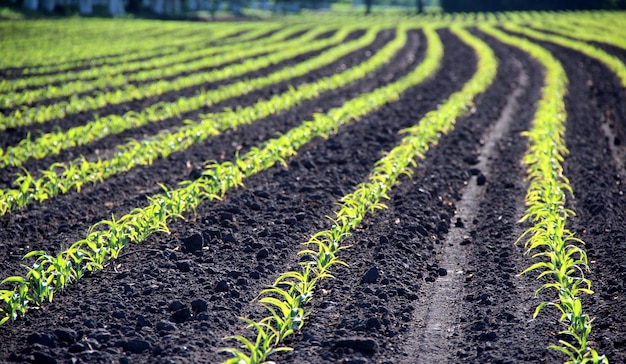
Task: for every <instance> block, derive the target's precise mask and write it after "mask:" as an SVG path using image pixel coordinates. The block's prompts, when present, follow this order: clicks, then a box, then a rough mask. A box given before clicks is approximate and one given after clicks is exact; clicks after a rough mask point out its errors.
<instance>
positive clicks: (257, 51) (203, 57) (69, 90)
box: [0, 27, 328, 107]
mask: <svg viewBox="0 0 626 364" xmlns="http://www.w3.org/2000/svg"><path fill="white" fill-rule="evenodd" d="M326 30H328V29H326V28H323V27H319V28H316V29H314V30H312V31H310V32H308V33H306V34H304V35H302V36H301V37H298V38H296V39H290V40H289V41H283V38H284V37H286V36H288V35H291V33H293V32H294V30H293V29H288V31H285V32H279V33H278V34H277V35H273V36H271V37H268V38H267V39H264V41H256V42H250V43H246V42H242V43H237V44H235V45H227V46H221V47H206V48H202V49H201V51H200V52H184V53H182V54H183V55H185V58H187V59H189V58H198V57H200V59H195V60H193V61H190V62H184V63H176V64H172V62H171V61H170V60H166V67H164V68H163V67H161V68H156V69H151V70H142V71H140V72H137V73H134V74H130V75H125V74H121V75H118V76H117V77H100V78H98V79H96V80H87V81H74V82H70V83H65V84H62V85H59V86H46V87H43V88H38V89H32V90H26V91H23V92H19V93H18V92H10V93H6V94H3V95H0V107H13V106H15V105H22V104H32V103H33V102H35V101H39V100H44V99H49V98H56V97H62V96H69V95H75V94H79V93H84V92H89V91H94V90H100V89H104V88H106V89H107V90H111V89H113V88H117V87H120V86H126V85H128V84H129V83H131V82H145V81H153V80H159V79H162V78H165V77H172V76H176V75H179V74H181V73H189V72H192V71H198V70H202V69H204V68H209V67H216V66H219V65H221V64H224V63H229V62H233V61H236V60H240V59H245V58H249V57H254V56H258V55H261V54H268V53H271V52H275V51H279V50H281V49H284V48H288V47H293V46H294V45H296V44H299V43H304V44H306V43H308V42H311V41H312V40H314V39H315V37H316V36H317V35H319V34H321V33H323V32H324V31H326ZM177 58H183V57H180V56H178V57H177ZM183 61H184V60H183ZM142 68H143V66H142ZM192 76H193V75H192ZM172 82H173V83H174V82H176V80H173V81H172ZM133 91H135V90H134V88H133V89H130V90H128V89H123V90H122V92H124V93H131V92H133ZM159 91H167V87H162V90H159ZM111 92H114V90H111ZM148 96H152V95H148Z"/></svg>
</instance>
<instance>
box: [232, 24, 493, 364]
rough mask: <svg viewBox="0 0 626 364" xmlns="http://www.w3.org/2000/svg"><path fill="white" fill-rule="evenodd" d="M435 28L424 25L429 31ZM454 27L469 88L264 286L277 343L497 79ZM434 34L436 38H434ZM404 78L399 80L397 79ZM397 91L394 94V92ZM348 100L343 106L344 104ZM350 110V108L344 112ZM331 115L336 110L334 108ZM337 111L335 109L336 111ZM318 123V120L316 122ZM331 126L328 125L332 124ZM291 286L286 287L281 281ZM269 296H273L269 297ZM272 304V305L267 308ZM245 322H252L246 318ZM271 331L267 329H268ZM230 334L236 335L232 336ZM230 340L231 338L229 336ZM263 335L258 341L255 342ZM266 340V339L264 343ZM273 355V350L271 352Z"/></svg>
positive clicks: (487, 58)
mask: <svg viewBox="0 0 626 364" xmlns="http://www.w3.org/2000/svg"><path fill="white" fill-rule="evenodd" d="M429 31H431V32H432V29H426V32H427V34H431V35H432V33H429ZM453 32H454V33H455V34H457V35H458V36H459V37H460V38H461V39H462V40H463V41H464V42H466V43H467V44H469V45H470V46H472V47H473V48H474V49H475V50H476V53H477V55H478V58H479V69H478V72H476V74H475V75H474V77H473V78H472V79H471V80H470V81H469V82H468V85H466V87H463V89H462V90H461V91H459V92H457V93H455V94H454V95H452V96H451V97H450V98H449V99H448V100H447V101H446V103H444V105H442V106H441V107H440V108H439V110H437V111H435V112H432V113H429V114H428V115H427V117H425V118H424V119H422V120H421V121H420V122H419V124H417V125H416V126H415V127H413V128H410V129H407V130H405V131H404V132H405V133H406V134H407V135H406V136H405V137H404V138H403V139H402V141H401V142H400V144H399V145H398V146H397V147H396V148H394V149H393V150H392V151H390V152H389V153H388V154H386V155H385V156H384V157H383V158H382V159H381V160H379V161H378V162H377V163H376V165H375V167H374V170H373V171H372V173H371V174H370V176H369V179H368V181H367V182H363V183H361V184H360V185H359V186H357V188H356V190H355V191H354V192H352V193H350V194H348V195H346V196H344V197H343V198H342V199H341V200H340V206H341V208H340V209H339V211H337V212H336V213H335V216H334V217H333V218H329V220H330V221H331V223H332V225H331V228H330V229H328V230H325V231H322V232H319V233H316V234H314V235H313V236H312V237H311V238H310V239H309V241H307V242H305V243H304V244H305V245H314V246H317V250H313V249H304V250H302V251H300V252H299V253H298V254H299V255H305V256H307V257H308V258H309V259H308V260H306V261H304V262H302V263H301V267H302V272H301V273H300V272H295V271H290V272H286V273H283V274H282V275H280V276H279V277H278V279H277V280H276V282H275V283H274V285H273V286H272V287H271V288H268V289H265V290H263V291H261V294H260V296H262V298H260V299H259V302H260V303H261V304H262V305H263V306H264V307H266V309H267V310H268V312H269V316H267V317H265V318H263V319H261V320H260V321H258V322H257V325H258V326H259V327H261V326H262V325H265V326H263V327H271V329H269V330H268V331H269V332H272V333H274V332H277V333H278V334H277V336H276V338H277V339H280V340H277V342H276V345H278V344H279V341H281V340H282V339H284V338H285V337H286V336H288V335H290V334H292V333H293V332H294V330H295V329H296V328H298V329H299V328H301V327H302V325H303V324H304V322H303V320H304V319H305V318H306V317H307V315H308V313H307V312H305V311H304V308H303V307H302V305H304V304H306V303H308V302H309V301H310V300H311V299H312V297H313V293H314V289H315V286H316V285H317V283H318V282H319V281H320V280H322V279H325V278H334V276H333V275H331V274H330V272H329V271H330V268H332V267H333V266H335V265H344V266H347V263H345V262H343V261H341V260H339V258H338V257H337V254H338V253H339V252H340V251H341V250H342V249H346V248H348V246H346V245H342V243H343V242H344V240H345V239H346V238H347V237H348V236H349V235H350V234H351V232H352V231H353V230H354V229H355V228H356V227H357V226H358V225H359V224H360V223H361V221H362V220H363V218H364V217H365V216H366V215H367V214H368V213H371V212H374V211H375V210H377V209H382V208H385V207H386V206H385V205H384V204H382V203H381V200H382V199H388V198H389V197H388V193H389V191H390V190H391V189H392V188H393V187H394V186H395V185H396V184H397V182H398V178H400V177H401V176H402V175H405V176H408V177H411V173H412V171H411V167H412V166H414V165H415V161H414V159H415V158H423V155H424V153H425V152H426V150H427V149H428V147H429V146H430V145H434V144H436V143H437V141H438V139H439V137H440V136H441V134H443V133H446V132H447V131H449V130H451V129H452V128H453V126H454V123H455V120H456V118H457V117H460V116H462V115H463V114H465V112H466V111H467V110H468V109H469V106H471V103H472V100H473V99H474V97H475V96H476V95H477V94H479V93H482V92H484V91H485V90H486V89H487V87H488V86H489V85H491V83H492V82H493V80H494V78H495V70H496V69H497V60H496V58H495V56H494V54H493V52H492V51H491V49H490V48H489V47H488V46H487V45H486V44H485V43H484V42H482V41H481V40H479V39H478V38H475V37H473V36H472V35H471V34H470V33H468V32H467V31H465V30H463V29H461V28H458V27H453ZM434 39H436V38H434ZM399 82H401V81H399ZM394 95H397V94H392V95H390V96H394ZM377 96H378V97H379V99H378V100H377V101H378V102H381V101H384V100H386V98H385V97H382V96H381V94H378V95H377ZM346 104H348V105H350V106H352V107H353V105H360V106H363V108H368V106H367V105H368V104H367V103H360V102H358V103H351V102H348V103H346ZM346 104H344V107H345V105H346ZM341 111H342V112H341V113H340V115H342V116H343V117H345V116H346V115H351V112H350V111H352V110H350V109H345V110H341ZM346 111H347V112H346ZM330 114H331V115H333V114H334V113H333V112H331V113H330ZM334 115H337V114H334ZM332 119H333V118H332V117H331V118H324V119H321V120H325V121H328V120H332ZM318 125H319V124H318ZM328 128H329V129H330V127H328ZM281 285H282V286H285V287H286V288H288V289H283V288H281V287H280V286H281ZM267 295H270V296H269V297H268V296H267ZM268 304H269V305H270V307H268ZM245 321H246V322H253V321H251V320H250V319H247V318H246V319H245ZM264 336H268V332H265V333H264ZM231 338H232V337H231ZM237 338H238V339H237V340H238V341H241V342H246V343H250V344H251V343H252V342H251V341H250V340H249V339H246V338H245V337H242V336H238V337H237ZM227 339H228V338H227ZM258 342H259V340H257V343H258ZM265 344H266V343H265V342H264V345H265ZM242 349H247V350H248V351H249V352H250V353H251V354H246V353H244V352H242V351H241V350H239V349H234V348H229V349H225V351H226V352H228V353H230V354H232V355H234V356H235V358H233V359H230V360H228V361H226V363H259V362H267V356H263V357H255V359H256V360H258V361H254V360H252V359H251V358H253V354H252V353H258V352H263V353H270V351H271V350H268V348H267V347H266V346H264V347H263V349H262V350H261V349H259V348H258V347H255V346H247V345H246V346H244V347H242ZM268 355H269V354H268Z"/></svg>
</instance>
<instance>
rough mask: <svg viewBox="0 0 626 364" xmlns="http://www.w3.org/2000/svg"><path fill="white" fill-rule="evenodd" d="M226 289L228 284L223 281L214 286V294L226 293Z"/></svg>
mask: <svg viewBox="0 0 626 364" xmlns="http://www.w3.org/2000/svg"><path fill="white" fill-rule="evenodd" d="M228 289H229V288H228V282H226V281H224V280H222V281H219V282H217V284H216V285H215V292H227V291H228Z"/></svg>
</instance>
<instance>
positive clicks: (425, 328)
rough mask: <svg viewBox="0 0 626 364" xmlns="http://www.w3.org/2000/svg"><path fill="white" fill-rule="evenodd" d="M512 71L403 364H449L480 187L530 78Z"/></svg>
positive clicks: (418, 311) (416, 313)
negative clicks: (513, 84) (512, 81)
mask: <svg viewBox="0 0 626 364" xmlns="http://www.w3.org/2000/svg"><path fill="white" fill-rule="evenodd" d="M516 66H517V67H516V68H517V72H518V77H517V88H516V89H515V90H514V91H513V92H512V93H511V94H510V95H509V96H508V100H507V102H506V105H505V106H504V109H502V112H501V114H500V117H499V118H498V120H497V121H495V124H493V126H492V127H491V128H490V129H489V130H487V132H486V133H485V134H483V136H482V138H481V144H482V145H481V147H480V148H479V149H478V151H477V157H476V158H477V162H478V163H476V165H475V166H474V167H473V168H472V169H470V174H471V175H472V176H471V178H470V179H469V180H468V181H467V185H466V186H465V188H464V189H463V193H462V196H461V199H460V200H459V201H457V202H456V203H455V206H456V211H455V213H454V216H453V221H456V222H454V228H452V229H451V230H450V232H449V233H448V234H447V236H446V238H445V240H444V241H443V242H442V246H441V249H440V251H439V252H438V253H437V257H438V258H437V260H438V261H439V267H441V269H444V270H445V272H446V274H445V275H443V276H441V277H440V278H439V279H437V280H436V281H435V282H434V283H433V286H432V287H429V290H430V292H431V295H430V297H429V299H428V301H427V304H425V305H423V306H421V305H420V307H419V308H418V309H416V310H415V311H414V320H415V327H414V329H413V332H414V333H415V335H409V338H408V340H407V341H406V348H407V350H406V351H407V352H408V353H411V354H412V355H411V354H410V355H409V357H411V359H410V360H408V361H407V363H408V362H413V363H415V362H417V363H427V362H432V361H435V362H442V363H443V362H451V360H452V359H453V357H452V355H453V352H451V348H452V347H451V344H452V343H451V342H450V340H449V338H450V337H451V336H453V335H455V334H458V331H459V327H458V316H456V314H457V313H458V312H460V310H459V308H460V306H462V305H463V294H462V292H463V281H464V279H465V276H466V274H467V273H466V271H467V269H468V268H469V267H468V260H467V259H466V256H467V254H468V248H467V246H466V243H464V242H466V241H468V239H470V232H471V228H470V223H469V222H470V221H472V220H473V219H474V218H475V216H476V215H477V214H478V211H479V207H480V202H481V200H483V199H484V198H485V188H484V187H483V186H484V184H485V183H486V181H487V180H491V178H492V177H494V176H493V173H492V166H491V160H494V159H497V158H498V155H499V154H500V151H499V149H498V147H499V144H500V143H501V141H502V139H503V138H504V137H505V136H506V135H507V134H508V133H509V130H510V128H511V126H512V124H513V123H514V121H515V112H516V111H517V110H518V109H519V107H520V106H519V101H520V99H521V98H522V96H523V94H524V93H525V92H527V90H528V88H529V78H528V74H527V73H526V71H525V70H523V69H522V67H521V65H520V64H519V63H518V64H517V65H516ZM465 224H467V226H466V225H465ZM442 272H443V271H442ZM415 349H418V350H415ZM413 360H416V361H413Z"/></svg>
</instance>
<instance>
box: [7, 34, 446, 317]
mask: <svg viewBox="0 0 626 364" xmlns="http://www.w3.org/2000/svg"><path fill="white" fill-rule="evenodd" d="M425 34H426V36H427V39H428V44H429V47H428V50H427V54H426V58H425V59H424V61H423V62H422V63H421V64H420V65H419V66H418V67H417V68H416V69H415V70H413V71H412V72H411V73H410V74H409V75H407V76H406V77H404V78H403V79H401V80H400V81H398V82H395V83H393V84H390V85H387V86H385V87H382V88H379V89H376V90H375V91H373V92H370V93H366V94H362V95H360V96H359V97H357V98H355V99H352V100H351V101H348V102H347V103H345V104H344V106H342V107H340V108H336V109H333V110H331V111H330V112H329V113H327V114H316V115H315V117H314V119H313V120H312V121H306V122H304V123H302V124H301V125H300V126H298V127H295V128H293V129H291V130H289V131H288V132H287V133H285V134H284V135H282V136H280V137H277V138H273V139H270V140H268V141H267V142H266V143H264V144H262V145H260V146H259V147H254V148H252V149H251V150H250V151H248V152H247V153H246V154H244V155H243V156H241V157H239V158H237V159H236V160H235V161H234V162H230V161H228V162H224V163H220V164H217V163H212V164H209V165H207V167H206V169H205V171H204V172H203V173H202V176H201V177H200V178H198V179H196V180H193V181H186V182H182V183H181V184H180V188H178V189H174V190H167V189H165V187H164V186H163V187H164V189H165V191H164V193H162V194H158V195H154V196H152V197H150V198H149V199H150V204H149V205H148V206H147V207H145V208H137V209H134V210H133V211H131V212H130V213H128V214H126V215H124V216H123V217H121V218H120V219H115V218H112V219H111V220H105V221H102V222H100V223H98V224H96V225H94V226H93V227H92V228H91V229H90V231H89V233H88V235H87V237H86V238H85V239H83V240H80V241H78V242H76V243H74V244H72V245H71V246H70V247H69V248H68V249H65V250H63V251H61V252H60V253H58V254H57V255H56V256H53V255H48V254H46V253H45V252H44V251H32V252H30V253H28V254H26V257H28V258H36V262H35V263H33V264H32V265H31V266H25V267H26V268H27V269H28V272H27V273H26V274H25V275H24V276H12V277H8V278H6V279H4V280H3V281H2V282H1V283H0V285H5V284H7V285H12V288H9V289H2V290H0V324H3V323H5V322H7V321H8V320H15V319H17V318H18V316H20V315H21V316H23V315H24V314H25V313H26V311H27V309H28V306H29V304H35V305H40V304H42V303H43V302H44V301H46V300H52V297H53V295H54V293H55V292H57V291H59V290H61V289H62V288H63V287H65V286H66V285H67V284H69V283H70V282H73V281H76V280H78V279H80V278H81V277H82V276H83V275H84V274H85V273H86V272H90V271H93V270H97V269H102V268H103V267H104V265H105V264H106V263H107V262H108V261H110V260H111V259H115V258H116V257H117V256H118V255H119V253H120V252H121V251H122V249H123V248H124V247H125V246H126V245H128V244H129V243H131V242H136V243H139V242H142V241H144V240H145V239H147V238H148V237H149V236H150V235H151V234H153V233H155V232H167V231H168V228H167V222H168V220H170V219H172V218H182V214H184V213H189V212H191V211H195V209H196V207H197V206H198V205H199V204H200V203H201V202H203V201H204V200H213V199H215V198H220V197H221V196H224V194H225V193H226V191H228V190H229V189H231V188H233V187H237V186H242V185H243V180H244V179H245V178H246V177H249V176H252V175H254V174H256V173H259V172H261V171H264V170H267V169H269V168H271V167H272V166H274V165H275V164H276V163H285V159H287V158H289V157H291V156H293V155H295V154H296V153H297V150H298V149H299V148H301V147H302V146H303V145H305V144H307V143H309V142H310V141H311V140H313V139H314V138H316V137H326V136H327V135H329V134H330V133H332V132H336V131H337V130H338V128H339V127H341V126H342V125H345V124H347V123H350V122H352V121H353V120H359V118H360V117H362V116H363V115H366V114H367V113H369V112H371V111H373V110H376V109H377V108H379V107H381V106H382V105H384V104H385V103H386V102H389V101H392V100H397V99H398V98H399V95H400V93H401V92H402V91H404V90H405V89H406V88H408V87H410V86H412V85H416V84H419V83H420V82H421V81H423V80H424V79H425V78H427V77H428V76H430V75H431V74H433V73H434V72H435V70H436V69H437V67H438V65H439V62H440V60H441V57H442V55H443V46H442V44H441V41H440V39H439V37H438V36H437V34H436V33H435V31H434V30H432V29H425Z"/></svg>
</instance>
